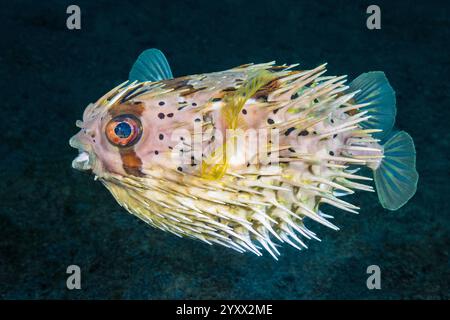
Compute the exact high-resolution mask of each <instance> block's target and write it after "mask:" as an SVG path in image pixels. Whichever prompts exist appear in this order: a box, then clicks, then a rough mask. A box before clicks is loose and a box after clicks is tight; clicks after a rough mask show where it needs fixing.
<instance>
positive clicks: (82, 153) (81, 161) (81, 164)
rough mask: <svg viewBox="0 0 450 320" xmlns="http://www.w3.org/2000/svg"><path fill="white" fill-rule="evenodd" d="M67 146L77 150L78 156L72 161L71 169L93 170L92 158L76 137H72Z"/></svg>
mask: <svg viewBox="0 0 450 320" xmlns="http://www.w3.org/2000/svg"><path fill="white" fill-rule="evenodd" d="M69 145H70V146H71V147H72V148H75V149H78V156H77V157H76V158H75V159H73V161H72V168H74V169H77V170H80V171H88V170H92V168H93V160H94V159H93V157H92V156H91V155H90V153H89V152H88V151H87V147H85V146H84V145H83V144H82V143H81V142H80V141H79V139H77V135H74V136H73V137H72V138H70V140H69Z"/></svg>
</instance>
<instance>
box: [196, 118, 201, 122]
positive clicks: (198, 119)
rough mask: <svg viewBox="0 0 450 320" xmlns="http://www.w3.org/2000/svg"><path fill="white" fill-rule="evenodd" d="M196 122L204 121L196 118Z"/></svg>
mask: <svg viewBox="0 0 450 320" xmlns="http://www.w3.org/2000/svg"><path fill="white" fill-rule="evenodd" d="M194 121H195V122H200V121H202V119H200V118H195V120H194Z"/></svg>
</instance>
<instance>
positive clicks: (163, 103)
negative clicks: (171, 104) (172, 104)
mask: <svg viewBox="0 0 450 320" xmlns="http://www.w3.org/2000/svg"><path fill="white" fill-rule="evenodd" d="M158 104H159V105H160V106H163V105H165V104H166V103H165V102H164V101H160V102H159V103H158Z"/></svg>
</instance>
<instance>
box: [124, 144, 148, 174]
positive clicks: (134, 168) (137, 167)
mask: <svg viewBox="0 0 450 320" xmlns="http://www.w3.org/2000/svg"><path fill="white" fill-rule="evenodd" d="M119 153H120V157H121V159H122V167H123V170H125V172H126V173H127V174H130V175H133V176H136V177H143V176H145V175H144V174H143V173H142V171H141V170H142V160H141V159H140V158H139V157H138V156H137V154H136V152H135V151H134V149H133V148H123V149H119Z"/></svg>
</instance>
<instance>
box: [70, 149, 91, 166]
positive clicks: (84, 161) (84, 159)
mask: <svg viewBox="0 0 450 320" xmlns="http://www.w3.org/2000/svg"><path fill="white" fill-rule="evenodd" d="M78 152H79V153H78V156H77V157H76V158H75V159H73V161H72V168H74V169H77V170H81V171H87V170H91V169H92V167H91V164H90V163H89V159H90V157H89V153H87V152H86V151H82V150H78Z"/></svg>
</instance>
